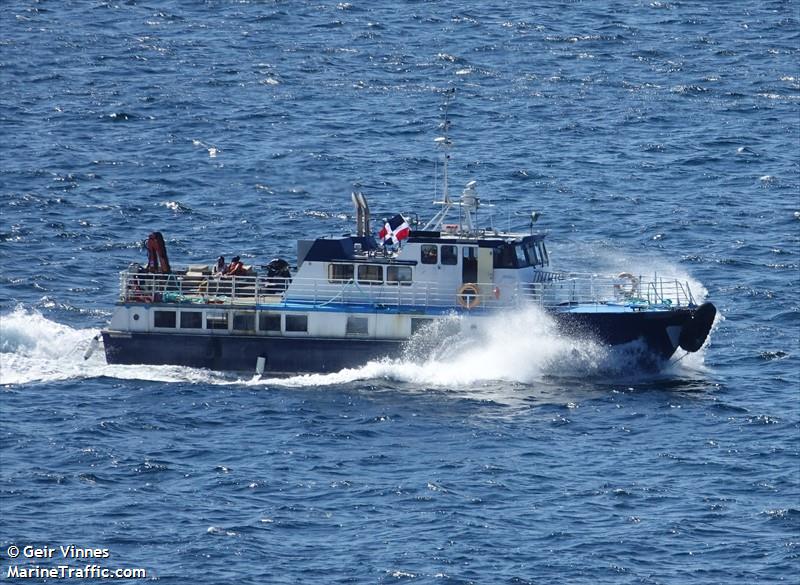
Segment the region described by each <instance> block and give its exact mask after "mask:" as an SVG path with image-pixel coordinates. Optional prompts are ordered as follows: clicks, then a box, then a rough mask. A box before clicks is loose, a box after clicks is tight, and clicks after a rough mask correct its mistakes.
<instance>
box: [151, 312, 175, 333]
mask: <svg viewBox="0 0 800 585" xmlns="http://www.w3.org/2000/svg"><path fill="white" fill-rule="evenodd" d="M165 316H171V317H172V318H171V319H167V321H168V322H171V323H172V324H171V325H164V324H159V321H160V320H161V319H163V318H164V317H165ZM177 327H178V311H176V310H174V309H173V310H164V309H156V310H154V311H153V328H154V329H176V328H177Z"/></svg>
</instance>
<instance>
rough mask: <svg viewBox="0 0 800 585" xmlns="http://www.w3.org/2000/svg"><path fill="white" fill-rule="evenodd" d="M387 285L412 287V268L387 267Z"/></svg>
mask: <svg viewBox="0 0 800 585" xmlns="http://www.w3.org/2000/svg"><path fill="white" fill-rule="evenodd" d="M386 284H392V285H398V284H399V285H402V286H411V266H387V267H386Z"/></svg>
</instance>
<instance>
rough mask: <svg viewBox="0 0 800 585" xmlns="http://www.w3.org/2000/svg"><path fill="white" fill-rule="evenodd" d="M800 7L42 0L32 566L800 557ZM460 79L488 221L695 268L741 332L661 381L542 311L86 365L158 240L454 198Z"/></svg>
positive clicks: (339, 223) (721, 321) (25, 132)
mask: <svg viewBox="0 0 800 585" xmlns="http://www.w3.org/2000/svg"><path fill="white" fill-rule="evenodd" d="M799 10H800V8H798V4H797V3H796V2H793V1H767V2H755V1H752V0H744V1H742V2H704V3H684V2H625V3H623V2H593V1H586V2H569V3H559V4H558V5H556V4H555V3H527V2H516V1H510V2H489V3H480V4H477V3H476V4H474V5H470V4H464V3H463V2H449V1H446V2H435V3H431V2H421V1H415V2H404V3H398V2H384V1H380V0H377V1H373V2H363V3H359V2H340V3H337V2H313V3H311V2H248V1H237V2H234V1H218V2H206V3H195V2H189V3H187V2H170V1H167V2H140V1H119V2H102V1H94V2H77V1H66V2H22V1H17V0H11V1H10V2H6V3H4V5H3V9H2V10H1V11H0V80H1V81H2V87H3V91H2V93H0V102H2V108H0V148H1V149H2V150H0V214H2V215H1V216H0V254H2V269H0V384H2V386H1V387H0V431H2V432H1V433H0V440H1V441H2V443H0V569H1V570H2V572H3V577H7V576H8V571H9V570H10V568H11V567H18V568H20V567H22V568H25V567H27V568H33V567H43V568H45V569H47V568H50V567H55V566H57V565H58V564H59V563H61V564H67V565H70V566H73V565H74V567H79V566H80V567H83V566H85V565H90V564H92V563H95V564H97V565H99V566H102V567H104V568H105V567H107V568H118V567H126V568H144V569H146V571H147V577H148V578H154V579H157V580H158V581H159V582H163V583H187V582H193V583H396V582H409V583H509V584H511V583H537V584H539V583H587V584H594V583H665V584H666V583H669V584H684V583H704V584H707V583H719V584H730V583H777V582H787V583H796V582H797V575H798V572H800V457H798V452H799V451H800V301H799V300H798V292H797V290H798V289H797V287H798V276H799V275H800V267H799V266H800V163H799V162H798V158H799V155H798V151H799V150H800V107H799V106H800V104H799V103H798V102H799V101H800V66H799V65H798V62H800V61H799V60H798V56H799V55H800V48H799V46H800V14H799V13H798V11H799ZM451 88H454V89H455V90H456V92H455V97H454V98H453V99H452V101H451V103H450V106H449V119H450V121H451V122H452V126H451V131H450V138H451V139H452V140H453V143H454V147H453V149H452V151H451V155H452V158H451V160H450V165H449V182H450V188H451V193H453V194H458V193H460V190H461V189H462V188H463V185H465V184H466V182H467V181H469V180H472V179H475V180H477V181H478V183H477V190H478V193H479V196H480V197H481V201H482V203H484V204H486V205H485V206H484V207H482V208H481V210H480V213H479V223H480V225H482V226H483V225H486V226H493V227H497V228H500V229H506V228H508V227H513V228H518V229H522V230H527V229H528V227H529V226H528V222H529V217H530V213H531V211H538V212H540V213H541V214H542V215H541V219H540V220H539V222H538V223H537V224H536V228H537V229H540V230H543V231H546V232H547V234H548V235H547V241H548V244H549V250H550V253H551V257H552V260H553V263H554V265H555V266H556V267H559V268H564V269H568V270H585V271H596V272H598V273H619V272H623V271H624V272H631V273H634V274H642V275H647V276H649V275H652V274H664V275H676V276H678V277H679V278H680V279H681V280H682V281H684V282H688V283H689V284H690V286H691V288H692V291H693V293H694V294H695V297H696V298H698V299H704V298H705V299H707V300H710V301H712V302H714V303H715V304H716V306H717V307H718V309H719V310H720V315H719V318H718V320H717V322H716V324H715V328H714V331H713V332H712V334H711V338H710V340H709V342H708V344H707V345H706V347H704V348H703V350H701V351H700V352H698V353H697V354H692V355H690V356H686V357H684V356H683V355H682V352H679V353H678V354H677V355H676V356H675V358H673V360H672V362H671V363H670V364H668V365H667V366H666V367H665V368H664V369H663V370H662V371H659V372H656V373H653V372H645V371H639V370H637V369H636V367H635V366H634V365H633V363H632V362H630V361H628V360H626V359H625V356H619V355H615V354H609V352H608V349H607V348H604V347H602V346H598V345H597V344H595V343H594V342H592V341H591V340H590V339H582V338H574V337H569V336H566V335H564V334H562V333H559V332H558V330H557V329H556V328H555V327H554V326H553V324H552V322H551V321H550V320H549V318H548V317H547V316H546V315H544V314H542V313H540V312H537V311H536V310H533V309H531V310H530V311H527V312H525V313H523V314H520V315H516V316H514V317H498V318H497V319H496V320H495V321H494V322H492V323H491V324H490V325H489V326H487V327H486V328H483V329H481V330H480V331H464V332H463V333H459V334H457V335H455V336H453V335H448V333H450V332H451V331H450V330H448V328H447V327H446V325H447V324H444V326H443V328H442V329H441V330H431V331H427V332H426V333H425V335H421V336H418V337H416V338H415V339H414V340H412V342H411V343H410V344H409V346H408V347H407V348H406V350H405V352H404V353H403V354H402V355H398V356H394V357H393V358H391V359H385V360H379V361H375V362H372V363H368V364H364V365H363V366H361V367H357V368H354V369H349V370H344V371H341V372H335V373H331V374H325V375H314V374H311V375H300V376H290V377H281V378H276V377H271V376H269V375H265V376H264V377H260V378H259V377H256V376H254V375H253V376H251V375H241V374H239V375H237V374H231V373H224V372H210V371H206V370H197V369H189V368H183V367H172V366H159V367H155V366H110V365H107V364H106V363H105V360H104V359H103V356H102V352H100V351H98V352H96V353H95V354H94V355H92V356H91V357H90V358H89V359H88V360H84V359H83V355H84V352H85V351H86V349H87V348H88V347H89V343H90V341H91V339H92V337H93V336H94V335H96V333H97V332H98V331H99V330H100V329H101V328H102V327H103V326H104V325H106V324H107V323H108V320H109V317H110V314H111V310H112V307H113V305H114V302H115V301H116V299H117V294H118V284H119V280H118V273H119V271H120V270H123V269H124V268H126V267H127V266H128V264H130V263H131V262H142V261H144V259H145V258H146V254H145V251H144V248H143V244H142V242H143V240H144V239H145V238H146V237H147V234H148V233H150V232H151V231H154V230H159V231H161V232H162V233H163V234H164V236H165V238H166V241H167V246H168V250H169V254H170V259H171V261H172V263H173V264H174V265H176V266H181V265H186V264H190V263H192V264H210V263H213V262H214V260H215V259H216V257H217V256H218V255H220V254H223V255H225V256H226V257H227V258H230V257H231V256H233V255H236V254H239V255H241V256H242V258H243V259H244V260H245V261H246V263H251V264H255V265H263V264H266V263H267V262H269V261H270V260H271V259H272V258H274V257H282V258H286V259H288V260H289V261H290V262H292V263H293V262H294V260H295V257H294V255H295V247H294V240H295V239H296V238H297V237H303V238H313V237H317V236H320V235H334V236H335V235H339V234H341V233H344V232H347V231H350V230H351V229H352V227H353V225H354V219H353V211H352V209H351V207H350V200H349V195H350V192H351V191H353V190H360V191H362V192H364V193H365V194H366V195H367V197H368V199H369V202H370V205H371V208H372V210H373V217H375V218H381V217H386V216H388V215H390V214H394V213H396V212H406V213H408V214H409V215H411V214H412V213H417V214H419V216H420V218H421V219H425V218H428V217H430V215H431V214H432V213H433V212H434V209H433V208H432V207H431V205H430V203H431V202H432V201H433V200H434V198H436V197H440V196H441V193H442V186H441V183H442V167H441V153H440V152H437V150H436V147H435V143H434V138H435V137H437V136H439V133H440V132H441V130H440V128H439V124H440V122H441V120H442V114H443V111H442V105H443V103H444V96H445V92H446V91H447V90H449V89H451ZM489 204H491V205H492V206H491V207H490V206H489ZM456 325H457V324H456ZM456 329H457V327H456ZM70 545H74V547H75V550H77V549H82V550H85V549H90V548H91V549H94V548H98V549H101V550H105V549H107V550H108V553H109V556H108V558H105V557H104V558H97V559H92V560H88V559H86V558H80V559H74V558H71V557H70V558H66V559H60V558H56V557H59V556H60V553H59V552H58V551H59V550H60V549H59V547H62V546H63V547H69V546H70ZM26 546H27V547H39V549H41V547H52V548H53V549H54V550H55V551H56V555H55V557H54V558H39V557H36V556H35V555H33V554H32V551H33V550H35V549H34V548H28V549H26V548H25V547H26ZM14 547H18V552H17V549H15V548H14ZM69 550H73V549H69ZM15 552H16V553H17V554H18V555H19V556H15V554H14V553H15ZM26 553H31V554H30V555H28V554H26ZM10 580H11V581H13V580H14V577H12V578H11V579H10ZM130 582H139V580H137V579H132V580H130Z"/></svg>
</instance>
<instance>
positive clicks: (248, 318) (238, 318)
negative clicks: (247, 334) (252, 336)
mask: <svg viewBox="0 0 800 585" xmlns="http://www.w3.org/2000/svg"><path fill="white" fill-rule="evenodd" d="M233 330H234V331H255V330H256V314H255V313H234V314H233Z"/></svg>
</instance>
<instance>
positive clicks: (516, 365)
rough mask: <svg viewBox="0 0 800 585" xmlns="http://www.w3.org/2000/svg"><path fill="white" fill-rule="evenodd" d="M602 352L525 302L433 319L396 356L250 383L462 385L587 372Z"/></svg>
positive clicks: (601, 362) (596, 366)
mask: <svg viewBox="0 0 800 585" xmlns="http://www.w3.org/2000/svg"><path fill="white" fill-rule="evenodd" d="M473 326H474V327H475V328H474V329H473V328H472V327H473ZM459 329H460V331H459ZM607 358H608V351H607V349H606V348H605V347H603V346H601V345H599V344H597V343H595V342H593V341H590V340H586V339H578V338H573V337H569V336H566V335H563V334H560V333H558V332H557V330H556V325H555V322H554V321H553V319H552V318H551V317H549V316H548V315H546V314H545V313H544V312H543V311H542V310H540V309H537V308H535V307H530V308H528V309H527V310H525V311H523V312H521V313H514V314H505V315H498V316H496V317H493V318H491V319H489V320H488V322H486V323H483V324H481V325H477V324H475V323H474V322H472V321H471V320H470V319H468V318H460V317H455V316H454V317H451V318H449V319H445V320H444V321H439V322H434V323H432V324H431V326H430V327H427V328H425V329H424V330H421V331H419V332H418V333H417V334H415V336H414V337H413V338H412V339H411V341H410V342H409V343H408V344H407V347H406V350H405V352H404V356H403V357H402V358H399V359H384V360H377V361H372V362H369V363H368V364H366V365H364V366H363V367H360V368H351V369H344V370H341V371H339V372H335V373H331V374H304V375H298V376H292V377H289V378H265V379H260V380H259V379H253V380H251V381H250V382H249V383H250V384H265V385H268V386H288V387H305V386H331V385H338V384H347V383H351V382H356V381H361V380H376V379H378V380H379V379H386V380H392V381H395V382H402V383H408V384H411V385H414V386H420V387H437V388H454V387H459V388H463V387H469V386H473V385H481V384H485V383H488V382H496V381H505V382H518V383H532V382H535V381H537V380H541V379H542V378H543V377H544V376H551V375H558V374H560V373H568V374H569V375H581V374H585V373H591V372H595V371H599V370H600V369H602V368H604V367H606V366H607V364H608V360H607Z"/></svg>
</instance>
